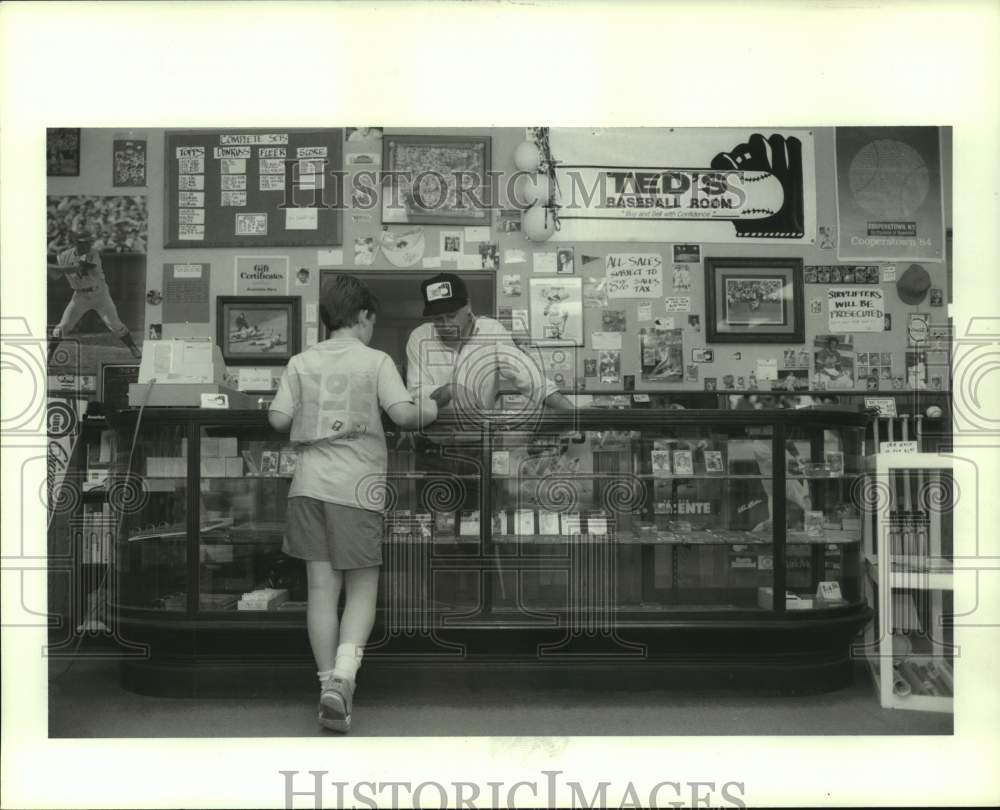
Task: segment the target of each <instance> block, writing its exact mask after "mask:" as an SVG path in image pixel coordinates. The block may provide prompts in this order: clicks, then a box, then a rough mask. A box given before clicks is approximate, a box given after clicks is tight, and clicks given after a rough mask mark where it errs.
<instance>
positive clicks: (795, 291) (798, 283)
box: [705, 258, 805, 343]
mask: <svg viewBox="0 0 1000 810" xmlns="http://www.w3.org/2000/svg"><path fill="white" fill-rule="evenodd" d="M705 316H706V340H707V341H708V342H709V343H802V341H803V340H805V321H804V317H803V291H802V260H801V259H756V258H749V259H747V258H739V259H721V258H706V259H705Z"/></svg>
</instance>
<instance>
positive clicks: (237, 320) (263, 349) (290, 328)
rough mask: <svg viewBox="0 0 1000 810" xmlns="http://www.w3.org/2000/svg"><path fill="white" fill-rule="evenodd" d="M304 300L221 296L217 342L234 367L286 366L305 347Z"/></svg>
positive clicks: (290, 297)
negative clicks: (302, 326)
mask: <svg viewBox="0 0 1000 810" xmlns="http://www.w3.org/2000/svg"><path fill="white" fill-rule="evenodd" d="M301 302H302V299H301V298H300V297H298V296H293V295H288V296H273V297H265V296H259V295H253V296H239V295H220V296H219V297H218V299H217V304H216V312H215V324H216V342H217V343H218V344H219V348H220V349H221V350H222V358H223V360H225V361H226V364H227V365H233V366H282V365H285V364H286V363H287V362H288V361H289V360H290V359H291V357H292V355H294V354H298V352H299V350H300V347H301V333H302V328H301V324H302V306H301Z"/></svg>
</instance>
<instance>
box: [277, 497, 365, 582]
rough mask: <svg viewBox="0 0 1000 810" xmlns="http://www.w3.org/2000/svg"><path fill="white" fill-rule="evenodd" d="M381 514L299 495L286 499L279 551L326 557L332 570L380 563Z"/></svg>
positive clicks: (307, 557) (311, 557)
mask: <svg viewBox="0 0 1000 810" xmlns="http://www.w3.org/2000/svg"><path fill="white" fill-rule="evenodd" d="M382 532H383V525H382V514H381V513H380V512H371V511H369V510H368V509H358V508H357V507H354V506H342V505H340V504H338V503H327V502H326V501H320V500H317V499H316V498H307V497H304V496H299V497H295V498H289V499H288V514H287V521H286V526H285V542H284V544H283V546H282V551H284V552H285V554H287V555H288V556H289V557H298V558H299V559H302V560H311V561H321V560H329V561H330V563H331V565H332V566H333V567H334V569H336V570H338V571H347V570H350V569H352V568H370V567H371V566H374V565H381V564H382Z"/></svg>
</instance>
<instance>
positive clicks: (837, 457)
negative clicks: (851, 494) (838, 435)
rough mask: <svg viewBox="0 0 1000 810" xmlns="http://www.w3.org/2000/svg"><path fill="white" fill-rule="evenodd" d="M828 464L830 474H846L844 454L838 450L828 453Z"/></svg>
mask: <svg viewBox="0 0 1000 810" xmlns="http://www.w3.org/2000/svg"><path fill="white" fill-rule="evenodd" d="M826 465H827V467H828V468H829V470H830V475H834V476H836V475H843V474H844V454H843V453H841V452H839V451H837V452H830V453H827V454H826Z"/></svg>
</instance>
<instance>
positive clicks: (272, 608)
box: [113, 409, 870, 691]
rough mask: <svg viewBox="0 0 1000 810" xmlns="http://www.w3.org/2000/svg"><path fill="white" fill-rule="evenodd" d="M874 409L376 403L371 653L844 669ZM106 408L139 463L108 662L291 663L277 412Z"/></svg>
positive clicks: (860, 612) (806, 679)
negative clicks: (377, 573)
mask: <svg viewBox="0 0 1000 810" xmlns="http://www.w3.org/2000/svg"><path fill="white" fill-rule="evenodd" d="M137 420H139V424H138V429H137V424H136V423H137ZM867 421H868V416H867V415H866V414H864V413H859V412H857V411H853V410H851V411H848V410H833V411H831V410H801V411H703V410H697V411H696V410H666V411H659V410H642V411H639V410H631V411H624V410H623V411H607V410H600V409H594V410H585V411H578V412H576V413H574V414H559V415H556V414H546V415H545V416H544V417H543V418H539V419H537V420H535V421H533V422H532V423H531V425H530V429H529V426H526V425H525V424H523V423H520V424H519V423H518V420H516V419H511V418H510V414H506V415H505V414H494V415H493V418H490V419H488V420H485V421H482V422H480V423H478V424H477V425H475V426H474V427H472V428H471V429H470V426H469V425H468V424H463V425H450V424H447V423H438V424H436V425H435V426H434V428H433V429H431V430H428V431H425V432H422V433H414V432H405V431H399V430H396V429H394V428H393V429H390V426H389V425H388V424H387V425H386V431H387V444H388V449H389V460H388V473H387V478H386V483H385V484H384V485H382V484H380V483H379V482H378V481H372V482H359V486H365V487H371V488H372V490H373V492H374V493H375V495H376V497H377V500H378V502H380V503H381V504H382V505H383V507H384V515H385V523H384V526H385V534H384V542H383V560H384V561H383V568H382V584H381V588H380V593H379V610H378V617H377V621H376V627H375V630H374V632H373V634H372V637H371V642H370V645H369V653H370V656H371V658H370V660H378V659H379V658H380V657H381V658H383V659H385V660H386V661H392V660H396V659H403V660H406V661H407V662H409V663H410V664H412V663H413V662H414V661H416V660H428V661H433V662H438V661H442V660H452V659H453V660H462V661H464V660H472V659H478V660H482V661H487V662H488V661H494V662H495V661H501V660H502V661H505V662H524V663H527V662H529V661H546V662H552V663H560V662H561V663H571V664H572V665H574V666H576V665H581V662H586V661H590V662H592V663H596V662H600V664H601V665H607V664H609V663H611V662H616V661H617V662H619V663H620V664H621V665H633V664H637V665H641V666H655V665H657V664H660V665H663V666H664V667H665V668H666V670H665V671H670V670H671V668H673V671H674V672H675V673H676V672H681V671H683V672H685V673H688V674H689V675H690V676H691V677H696V678H697V679H698V682H699V683H707V680H706V678H707V679H708V680H711V678H712V677H716V678H717V679H718V680H719V682H724V683H726V684H727V685H730V684H733V683H735V682H737V681H738V680H739V677H738V676H739V675H740V674H741V673H742V674H743V675H746V676H747V677H749V678H750V679H751V680H752V681H754V682H756V683H758V684H760V685H766V686H776V687H787V686H791V687H796V688H797V687H802V688H833V687H835V686H838V685H843V684H844V683H846V682H847V681H849V680H850V677H851V672H852V669H853V667H852V662H851V660H850V651H849V647H850V643H851V641H852V640H853V638H854V636H855V634H856V633H857V632H858V630H859V629H860V627H861V626H862V624H863V623H864V622H865V621H866V619H867V617H868V616H870V611H869V609H868V607H867V606H866V604H865V600H864V595H863V593H862V582H861V572H862V561H861V538H862V515H861V514H860V513H859V511H858V504H857V503H855V501H856V499H857V492H858V487H857V485H856V483H857V481H858V480H859V476H860V475H861V474H862V472H863V469H864V459H863V456H864V453H865V446H866V445H865V439H864V436H865V427H866V424H867ZM113 424H114V427H115V429H116V431H115V434H116V450H115V463H116V466H117V467H118V469H119V471H120V472H121V471H124V470H129V471H130V472H131V475H132V476H133V477H135V479H136V480H137V481H138V482H140V483H141V491H140V492H139V494H138V495H137V497H136V499H135V503H134V504H132V505H131V506H130V507H129V508H128V509H126V510H124V511H125V514H123V515H122V526H123V531H122V532H121V533H120V534H119V536H118V538H117V560H118V565H117V567H116V572H117V576H118V577H119V578H120V584H119V588H118V589H117V594H118V598H119V603H118V604H117V605H116V608H117V610H116V616H117V619H118V622H119V623H120V625H121V632H122V634H123V636H124V637H125V638H127V639H129V640H132V641H136V642H137V643H145V644H148V645H149V648H150V656H149V658H148V660H146V661H142V662H136V661H130V662H127V664H125V665H123V672H124V673H125V679H124V680H125V684H126V686H129V687H130V688H134V689H136V690H138V691H172V690H177V691H185V689H191V688H198V689H202V688H205V686H206V684H207V683H208V681H209V680H210V679H211V676H212V675H213V673H219V672H222V671H225V670H226V668H227V667H233V666H239V667H242V668H246V667H250V668H251V669H253V668H254V667H257V668H264V669H266V671H267V672H268V673H269V675H270V676H272V677H273V676H274V675H275V673H276V672H279V671H282V670H283V669H287V670H289V671H290V670H293V669H295V668H296V667H298V670H299V671H301V668H302V667H303V666H307V665H308V664H309V662H310V657H309V648H308V642H307V640H306V635H305V615H304V614H305V605H306V599H307V586H306V579H305V570H304V565H303V564H302V562H301V561H299V560H295V559H292V558H289V557H287V556H285V555H284V554H283V553H282V550H281V547H282V539H283V530H284V516H285V510H286V506H287V496H288V489H289V485H290V482H291V477H292V474H293V473H294V469H295V463H296V452H295V450H294V449H293V448H292V447H291V446H290V445H289V443H288V437H287V435H281V434H278V433H276V432H274V431H272V430H271V429H270V427H269V426H268V425H267V420H266V414H265V413H264V412H261V411H250V412H235V411H211V410H204V411H201V410H186V409H147V410H146V411H145V412H144V413H143V414H142V415H141V419H140V415H139V413H138V412H137V411H125V412H122V413H120V414H118V415H117V416H116V417H114V423H113ZM458 428H461V429H458ZM133 437H136V438H135V442H134V446H133ZM775 594H780V595H782V598H778V599H775V598H774V595H775ZM168 673H169V674H168ZM185 684H186V685H187V686H186V687H185ZM192 684H193V686H192Z"/></svg>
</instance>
